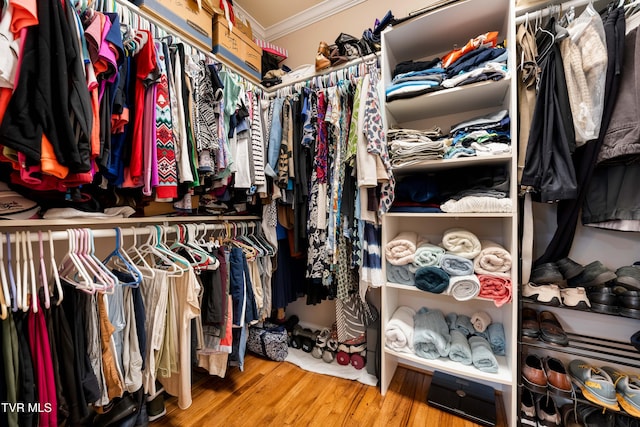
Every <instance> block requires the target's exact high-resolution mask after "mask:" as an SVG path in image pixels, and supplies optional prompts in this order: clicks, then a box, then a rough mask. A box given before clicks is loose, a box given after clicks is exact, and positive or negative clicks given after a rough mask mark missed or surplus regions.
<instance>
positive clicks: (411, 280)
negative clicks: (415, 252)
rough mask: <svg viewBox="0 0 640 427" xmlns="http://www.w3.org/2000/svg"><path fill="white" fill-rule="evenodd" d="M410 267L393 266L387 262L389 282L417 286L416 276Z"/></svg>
mask: <svg viewBox="0 0 640 427" xmlns="http://www.w3.org/2000/svg"><path fill="white" fill-rule="evenodd" d="M409 265H410V264H406V265H393V264H391V263H390V262H387V281H389V282H391V283H399V284H401V285H408V286H415V285H416V283H415V280H416V275H415V273H413V272H411V270H409Z"/></svg>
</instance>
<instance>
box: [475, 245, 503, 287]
mask: <svg viewBox="0 0 640 427" xmlns="http://www.w3.org/2000/svg"><path fill="white" fill-rule="evenodd" d="M480 244H481V245H482V250H481V251H480V254H478V256H477V257H475V258H474V260H473V269H474V271H475V273H476V274H490V275H493V276H498V277H503V278H505V279H509V278H511V254H510V253H509V251H507V250H506V249H505V248H503V247H502V246H500V245H499V244H497V243H495V242H492V241H491V240H481V241H480Z"/></svg>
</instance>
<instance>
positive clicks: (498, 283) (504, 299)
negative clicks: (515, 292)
mask: <svg viewBox="0 0 640 427" xmlns="http://www.w3.org/2000/svg"><path fill="white" fill-rule="evenodd" d="M477 276H478V280H479V281H480V293H479V294H478V297H479V298H488V299H492V300H493V302H494V304H495V305H496V307H502V306H503V305H504V304H506V303H508V302H510V301H511V295H512V289H511V279H507V278H504V277H497V276H490V275H488V274H478V275H477Z"/></svg>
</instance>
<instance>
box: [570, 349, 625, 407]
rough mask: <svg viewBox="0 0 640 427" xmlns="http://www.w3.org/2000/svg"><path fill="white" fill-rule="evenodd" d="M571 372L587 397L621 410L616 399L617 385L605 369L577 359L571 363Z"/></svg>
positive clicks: (594, 401) (591, 400) (605, 405)
mask: <svg viewBox="0 0 640 427" xmlns="http://www.w3.org/2000/svg"><path fill="white" fill-rule="evenodd" d="M569 374H570V375H571V380H572V381H573V382H574V384H576V386H577V387H578V388H580V390H581V391H582V395H583V396H584V397H585V399H587V400H588V401H590V402H592V403H595V404H596V405H600V406H603V407H605V408H608V409H611V410H613V411H619V410H620V406H618V402H617V401H616V387H615V385H614V384H613V379H612V378H611V376H610V375H609V374H608V373H607V372H606V371H605V370H603V369H599V368H597V367H595V366H591V365H589V364H588V363H587V362H585V361H584V360H579V359H576V360H572V361H571V363H569Z"/></svg>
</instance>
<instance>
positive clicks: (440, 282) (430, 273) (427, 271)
mask: <svg viewBox="0 0 640 427" xmlns="http://www.w3.org/2000/svg"><path fill="white" fill-rule="evenodd" d="M416 287H417V288H418V289H420V290H422V291H426V292H431V293H433V294H441V293H443V292H444V291H446V290H447V288H448V287H449V275H448V274H447V273H445V271H444V270H443V269H441V268H438V267H420V268H419V269H418V270H417V271H416Z"/></svg>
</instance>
